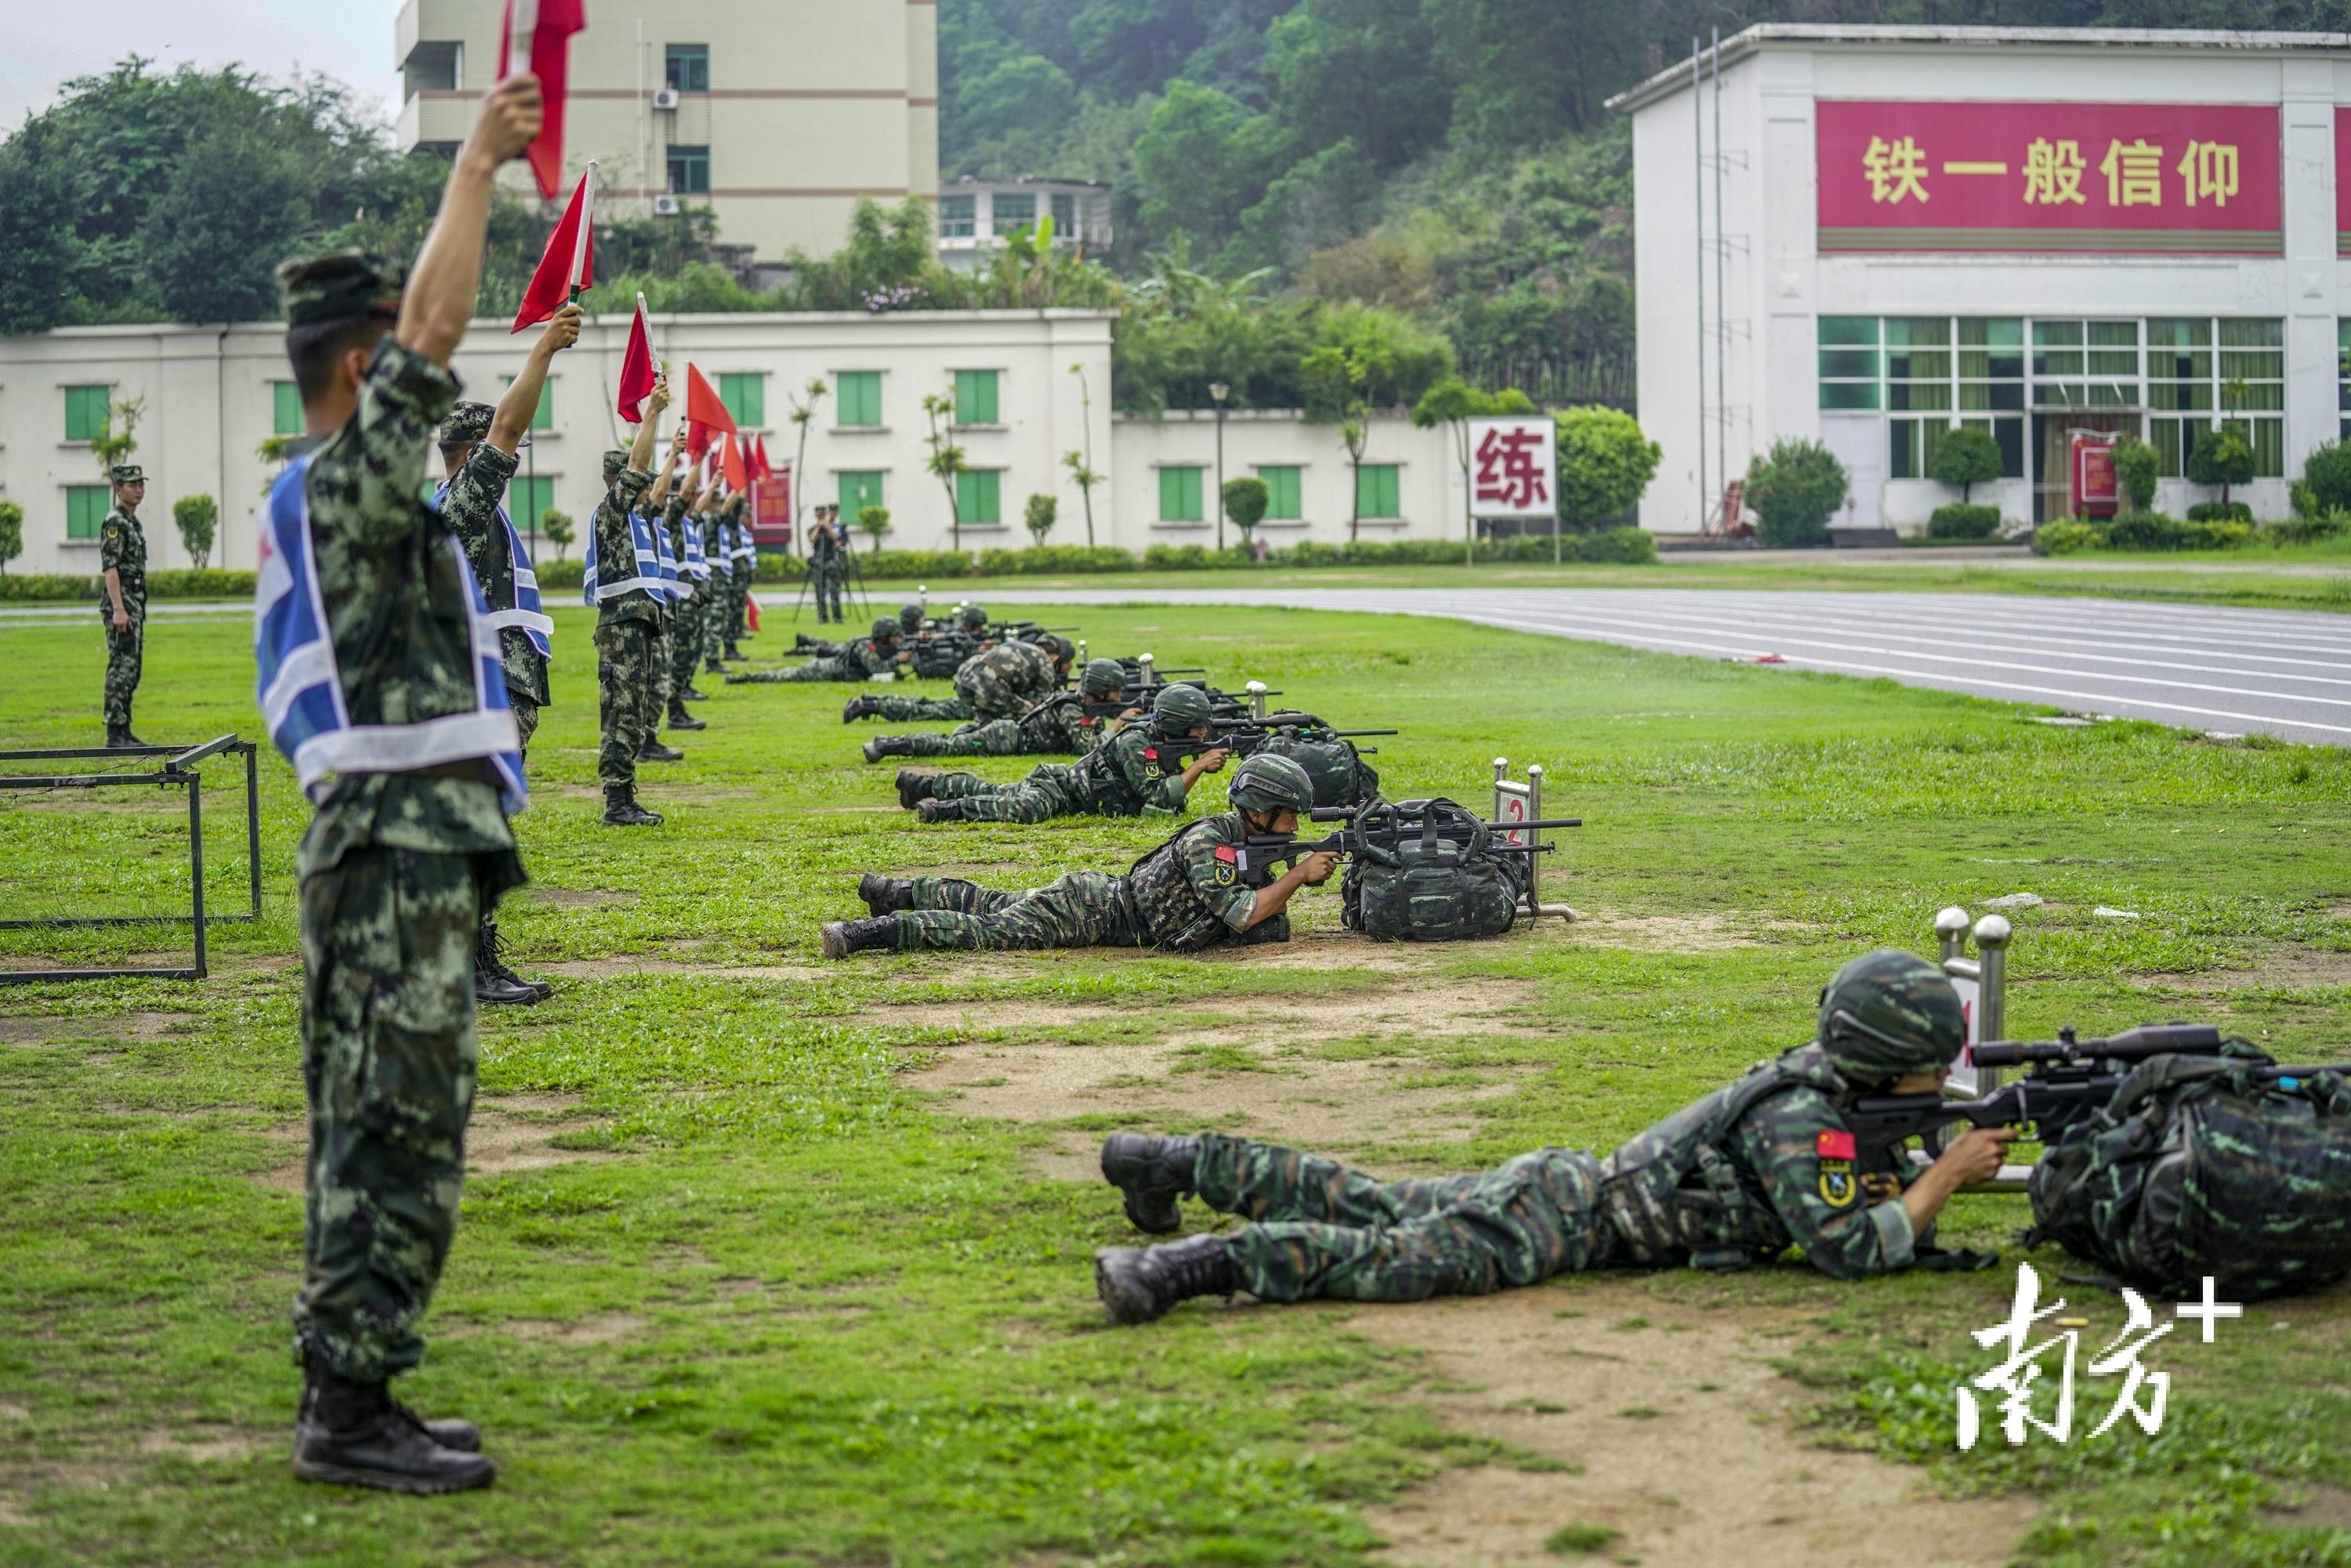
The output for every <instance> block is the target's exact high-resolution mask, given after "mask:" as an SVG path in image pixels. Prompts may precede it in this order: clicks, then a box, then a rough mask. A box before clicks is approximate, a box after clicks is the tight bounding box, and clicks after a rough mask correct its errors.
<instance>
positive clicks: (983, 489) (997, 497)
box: [956, 468, 1004, 523]
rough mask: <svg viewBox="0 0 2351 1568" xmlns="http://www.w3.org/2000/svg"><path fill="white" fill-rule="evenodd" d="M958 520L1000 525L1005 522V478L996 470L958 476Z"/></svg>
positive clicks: (973, 470) (976, 469)
mask: <svg viewBox="0 0 2351 1568" xmlns="http://www.w3.org/2000/svg"><path fill="white" fill-rule="evenodd" d="M1003 520H1004V475H1003V474H1002V472H1001V471H999V470H998V469H994V468H967V469H965V470H964V471H963V472H962V473H960V474H958V475H956V521H957V522H963V523H1000V522H1002V521H1003Z"/></svg>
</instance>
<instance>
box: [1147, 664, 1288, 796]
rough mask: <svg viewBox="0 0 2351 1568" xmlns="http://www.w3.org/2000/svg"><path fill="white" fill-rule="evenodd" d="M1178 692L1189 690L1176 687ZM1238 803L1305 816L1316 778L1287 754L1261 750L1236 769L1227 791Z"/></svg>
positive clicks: (1184, 687)
mask: <svg viewBox="0 0 2351 1568" xmlns="http://www.w3.org/2000/svg"><path fill="white" fill-rule="evenodd" d="M1173 689H1174V690H1175V691H1178V692H1180V691H1188V690H1190V689H1191V688H1189V687H1187V686H1176V687H1175V688H1173ZM1225 794H1226V796H1227V798H1228V799H1229V800H1231V801H1232V803H1233V804H1234V805H1236V806H1238V807H1240V808H1241V809H1242V810H1248V811H1284V810H1287V811H1296V812H1298V813H1299V814H1300V815H1301V816H1303V815H1304V814H1305V813H1306V812H1308V811H1311V810H1313V809H1314V780H1313V779H1310V778H1308V777H1307V776H1306V769H1305V768H1301V767H1300V766H1299V765H1298V764H1297V763H1296V762H1293V761H1292V760H1290V758H1287V757H1280V756H1276V755H1275V754H1274V753H1272V752H1270V751H1260V752H1259V753H1258V754H1257V755H1256V756H1255V757H1252V758H1249V760H1248V761H1246V762H1244V763H1242V764H1241V765H1240V766H1239V767H1238V768H1235V769H1234V770H1233V781H1232V783H1231V785H1230V786H1228V788H1227V789H1226V791H1225Z"/></svg>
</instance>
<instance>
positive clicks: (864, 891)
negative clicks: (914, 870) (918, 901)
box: [857, 872, 914, 917]
mask: <svg viewBox="0 0 2351 1568" xmlns="http://www.w3.org/2000/svg"><path fill="white" fill-rule="evenodd" d="M857 896H858V897H860V898H862V899H863V900H864V901H865V907H866V908H867V909H869V910H871V911H872V913H873V914H874V915H876V916H877V917H878V916H881V915H893V914H895V913H897V912H898V911H899V910H901V909H912V908H914V883H911V882H907V881H905V880H904V879H903V878H899V877H894V876H876V875H874V874H873V873H872V872H868V873H865V874H864V875H863V876H861V877H859V878H858V879H857Z"/></svg>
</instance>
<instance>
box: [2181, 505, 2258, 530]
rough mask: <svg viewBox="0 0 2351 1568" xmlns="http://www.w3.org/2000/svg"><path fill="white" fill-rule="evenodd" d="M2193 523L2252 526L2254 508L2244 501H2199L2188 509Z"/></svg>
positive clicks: (2189, 517)
mask: <svg viewBox="0 0 2351 1568" xmlns="http://www.w3.org/2000/svg"><path fill="white" fill-rule="evenodd" d="M2188 520H2189V522H2191V523H2243V524H2246V525H2247V526H2251V525H2252V520H2253V509H2252V507H2249V506H2247V505H2245V503H2244V502H2242V501H2199V502H2197V503H2196V505H2194V506H2192V507H2189V508H2188Z"/></svg>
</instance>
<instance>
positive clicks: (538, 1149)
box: [256, 1094, 621, 1192]
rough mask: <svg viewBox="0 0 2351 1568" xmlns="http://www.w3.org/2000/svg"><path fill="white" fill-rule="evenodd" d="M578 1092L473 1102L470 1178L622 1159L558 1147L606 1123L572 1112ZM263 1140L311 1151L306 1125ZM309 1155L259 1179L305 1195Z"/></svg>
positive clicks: (468, 1135) (290, 1125)
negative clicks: (564, 1140) (562, 1141)
mask: <svg viewBox="0 0 2351 1568" xmlns="http://www.w3.org/2000/svg"><path fill="white" fill-rule="evenodd" d="M579 1107H580V1097H579V1096H578V1095H576V1094H484V1095H479V1096H476V1097H475V1101H474V1114H473V1118H472V1120H471V1121H469V1122H468V1123H467V1124H466V1126H465V1174H466V1176H511V1175H513V1174H515V1173H516V1172H517V1171H536V1170H545V1169H547V1168H548V1167H549V1166H561V1165H572V1164H575V1163H578V1162H580V1161H583V1160H610V1159H618V1158H620V1157H621V1156H620V1155H616V1154H614V1153H611V1151H609V1150H603V1149H564V1148H558V1147H557V1146H556V1145H555V1140H556V1139H558V1138H560V1137H562V1136H564V1135H565V1134H571V1133H583V1132H588V1131H590V1130H593V1129H595V1128H599V1127H602V1126H605V1125H607V1124H606V1123H604V1122H602V1121H600V1120H597V1119H595V1118H592V1117H581V1116H579V1115H576V1114H574V1113H576V1112H577V1111H578V1110H579ZM262 1136H264V1137H266V1138H267V1139H268V1140H269V1141H270V1142H272V1143H275V1144H286V1145H291V1146H293V1147H294V1148H297V1149H307V1148H308V1144H309V1141H310V1129H309V1125H308V1123H304V1122H286V1123H280V1124H278V1125H277V1126H274V1127H271V1128H269V1129H268V1130H266V1132H264V1133H263V1134H262ZM306 1157H307V1156H306V1155H300V1154H298V1155H295V1157H294V1158H292V1159H291V1160H288V1161H287V1163H285V1164H284V1165H280V1166H273V1167H271V1168H270V1169H269V1170H266V1171H264V1172H263V1173H262V1174H261V1175H260V1176H257V1177H256V1180H258V1181H259V1182H260V1183H261V1185H262V1186H266V1187H269V1188H271V1189H272V1190H274V1191H277V1192H301V1191H302V1190H304V1187H305V1186H306V1185H307V1183H306V1180H305V1176H306V1172H305V1159H306Z"/></svg>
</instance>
